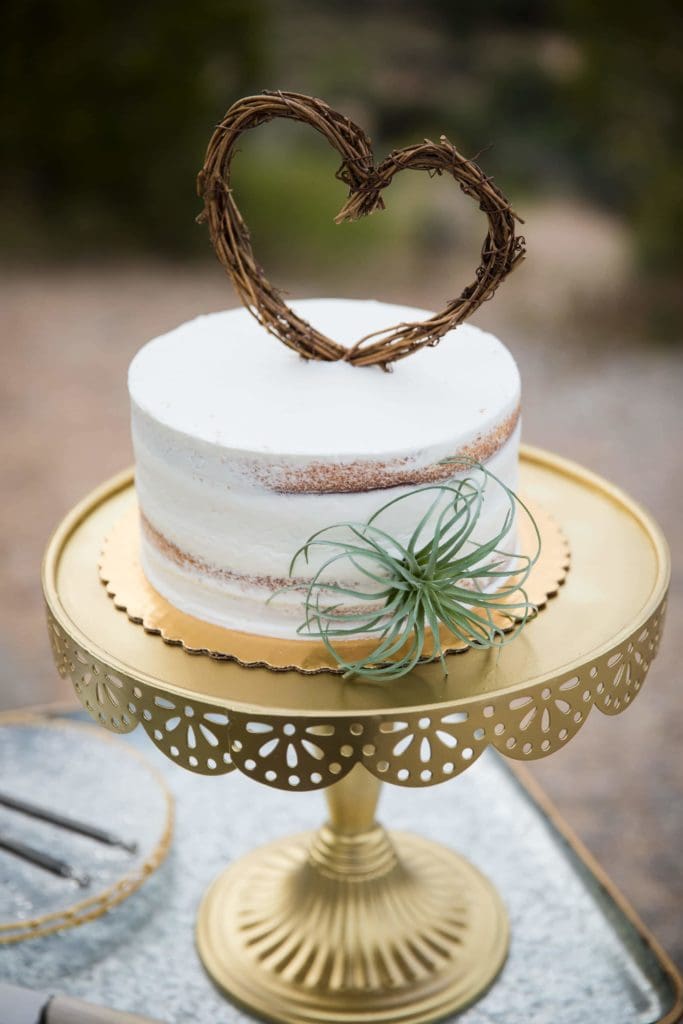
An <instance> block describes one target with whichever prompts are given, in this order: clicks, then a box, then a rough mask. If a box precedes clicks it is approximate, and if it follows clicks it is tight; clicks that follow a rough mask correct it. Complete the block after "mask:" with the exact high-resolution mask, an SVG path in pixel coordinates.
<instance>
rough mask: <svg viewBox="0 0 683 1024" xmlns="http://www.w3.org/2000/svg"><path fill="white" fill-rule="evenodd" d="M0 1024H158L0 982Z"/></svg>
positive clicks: (60, 996)
mask: <svg viewBox="0 0 683 1024" xmlns="http://www.w3.org/2000/svg"><path fill="white" fill-rule="evenodd" d="M0 1024H161V1022H160V1021H158V1020H156V1018H155V1019H154V1020H152V1018H151V1017H141V1016H140V1015H139V1014H137V1013H125V1012H124V1011H122V1010H112V1009H110V1008H109V1007H107V1006H97V1005H96V1004H95V1003H86V1002H84V1001H83V1000H82V999H74V998H73V997H72V996H64V995H59V994H58V993H52V992H51V991H47V992H36V991H34V990H33V989H28V988H20V987H19V986H18V985H8V984H6V983H3V982H1V981H0Z"/></svg>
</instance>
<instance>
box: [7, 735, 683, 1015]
mask: <svg viewBox="0 0 683 1024" xmlns="http://www.w3.org/2000/svg"><path fill="white" fill-rule="evenodd" d="M81 717H82V716H81ZM114 742H122V743H127V744H133V745H134V746H138V747H139V748H140V749H141V750H142V751H144V754H145V755H146V756H147V757H148V758H149V759H150V761H151V762H152V763H153V764H154V766H155V767H156V768H157V770H158V771H160V772H161V773H163V775H164V777H165V779H166V781H167V782H168V784H169V786H170V788H171V790H172V791H173V793H174V795H175V798H176V807H177V828H176V832H175V838H174V841H173V844H172V847H171V853H170V856H169V857H168V859H167V861H166V862H165V863H164V864H163V865H162V866H161V868H159V869H158V870H157V871H156V873H155V874H154V875H152V877H151V878H150V879H149V880H148V881H147V882H146V883H145V885H143V887H142V888H141V889H139V890H138V891H137V892H136V893H134V894H133V895H132V896H130V897H129V898H128V899H127V900H126V901H125V902H124V903H122V904H121V905H120V906H118V907H116V908H114V909H113V910H112V911H110V913H108V914H107V915H105V916H103V917H100V918H99V919H97V920H96V921H93V922H91V923H89V924H84V925H82V926H80V927H78V928H74V929H72V930H70V931H66V932H63V933H61V934H57V935H52V936H48V937H45V938H39V939H34V940H30V941H24V942H21V943H18V944H17V945H14V946H6V947H4V948H0V978H2V979H3V980H8V981H14V982H16V983H18V984H22V985H25V986H31V987H35V988H43V989H44V988H50V987H52V988H54V990H55V991H61V992H65V993H67V994H70V995H75V996H80V997H82V998H86V999H90V1000H92V1001H94V1002H101V1003H104V1004H107V1005H109V1006H113V1007H116V1008H118V1009H121V1010H128V1011H134V1012H138V1013H146V1014H149V1015H151V1016H155V1017H158V1018H159V1019H161V1020H163V1021H166V1022H168V1024H187V1022H189V1021H192V1022H193V1024H238V1022H246V1021H248V1020H250V1019H251V1018H250V1017H249V1016H248V1014H246V1013H245V1012H244V1011H241V1010H239V1009H238V1008H236V1007H234V1006H233V1005H232V1004H230V1003H228V1002H226V1001H225V998H224V996H223V995H222V993H221V992H220V991H219V990H218V989H217V988H215V987H214V985H213V983H212V982H211V980H210V979H209V977H208V976H207V974H206V973H205V971H204V969H203V967H202V964H201V961H200V959H199V956H198V954H197V951H196V949H195V945H194V942H193V925H194V921H195V918H196V914H197V907H198V905H199V903H200V900H201V898H202V895H203V893H204V890H205V888H206V885H207V883H208V882H209V881H210V880H211V879H212V878H213V876H214V875H216V874H217V873H219V872H220V871H222V870H223V869H224V868H225V862H226V860H229V861H234V860H237V859H238V858H240V857H242V856H243V855H244V854H245V853H247V852H248V851H249V850H251V849H252V848H253V847H254V845H255V844H259V843H262V842H264V841H267V840H269V839H274V838H276V837H278V836H280V835H282V833H283V832H286V831H289V830H292V829H295V830H296V829H309V828H312V827H314V826H315V824H316V822H317V820H318V819H319V814H320V803H321V798H320V796H319V795H317V794H315V793H300V794H298V795H296V796H292V795H290V794H286V793H282V792H279V791H278V790H275V789H268V788H263V789H262V790H261V791H260V793H259V799H258V800H255V799H254V798H253V786H252V785H251V783H250V782H249V780H248V779H247V778H245V777H244V776H242V775H240V774H239V773H237V772H235V773H233V774H231V775H227V776H220V777H216V778H214V779H213V780H208V779H206V778H201V777H198V776H196V775H193V774H191V773H189V772H186V771H184V770H182V769H180V768H178V767H177V766H176V765H174V764H173V763H171V762H170V761H169V760H168V759H167V758H165V757H164V756H163V755H162V754H160V753H159V752H158V751H156V750H155V749H154V748H153V747H152V746H151V745H150V744H149V743H147V742H146V740H145V737H144V734H142V733H141V731H140V730H138V731H137V732H134V733H131V734H130V735H129V736H127V737H125V738H123V739H121V740H115V741H114ZM382 800H383V803H384V806H383V811H384V813H385V814H387V816H389V817H390V818H391V820H392V821H393V822H394V824H395V825H396V827H397V828H417V829H419V831H420V833H421V834H423V835H425V836H427V837H428V838H431V839H433V840H437V841H438V842H440V843H444V844H446V845H448V846H457V847H458V849H460V850H461V851H463V852H464V853H465V854H466V855H467V856H468V857H469V858H471V859H472V860H473V861H474V862H475V863H476V864H478V865H480V866H481V868H482V869H483V870H484V871H485V872H486V874H487V875H488V877H489V878H490V879H491V880H492V881H493V883H494V884H495V885H496V887H497V889H498V891H499V892H500V894H501V895H502V898H503V900H504V902H505V904H506V907H507V910H508V913H509V916H510V921H511V934H512V943H511V949H510V955H509V957H508V960H507V962H506V965H505V967H504V969H503V972H502V974H501V975H500V977H499V980H498V981H497V983H496V984H495V986H493V987H492V988H491V989H490V990H489V992H488V993H487V994H486V995H485V996H484V997H483V998H482V999H480V1001H479V1002H478V1003H476V1005H474V1006H472V1007H470V1008H469V1009H468V1010H465V1011H464V1012H463V1013H462V1014H460V1015H459V1016H458V1020H459V1021H460V1022H461V1024H546V1022H547V1024H551V1022H552V1024H585V1022H586V1021H601V1022H604V1024H654V1022H662V1024H664V1022H666V1024H673V1022H675V1021H678V1020H681V1019H683V998H682V995H681V979H680V978H679V977H678V975H677V974H676V971H675V969H674V968H673V966H672V964H671V963H670V961H669V960H668V959H667V957H666V955H665V954H664V953H663V952H662V951H661V950H660V949H659V948H658V946H657V944H656V942H655V941H654V940H653V939H652V937H651V936H650V935H648V934H647V932H646V931H645V929H644V928H643V926H642V925H640V924H639V923H638V921H637V919H636V918H635V917H634V915H633V911H632V910H630V908H629V907H628V906H627V904H626V903H625V902H624V901H623V899H622V898H621V897H619V896H618V894H616V893H615V892H614V890H613V889H612V887H611V885H610V883H609V881H608V880H607V879H606V878H605V876H604V875H603V874H602V873H601V872H600V870H599V869H597V868H596V866H595V865H593V864H591V863H590V860H586V857H585V855H584V853H583V852H582V850H581V849H580V846H579V845H578V843H577V841H576V840H575V839H574V838H573V837H572V836H571V835H570V834H569V833H568V831H567V829H566V826H564V825H563V823H562V822H561V821H560V819H559V818H558V817H557V816H556V814H555V813H553V812H552V810H551V809H549V807H548V806H547V805H545V802H544V800H543V797H542V796H541V801H542V803H541V804H539V803H538V802H537V799H535V798H534V795H533V794H532V793H531V792H530V791H529V788H528V786H527V783H526V782H525V781H524V780H520V778H518V777H517V775H516V774H514V773H513V772H512V771H511V770H510V769H509V767H508V766H507V765H506V763H505V762H504V761H503V760H502V759H501V758H500V757H499V756H498V755H497V754H496V753H494V752H493V751H488V752H486V753H485V754H483V755H482V757H481V758H480V759H479V762H478V764H477V765H475V766H474V767H473V768H472V769H471V770H470V771H469V772H467V773H466V774H465V775H464V776H463V777H462V778H461V780H460V782H459V784H458V786H454V787H448V788H447V789H446V790H443V789H441V787H439V789H431V790H422V791H420V792H419V793H417V792H410V791H405V790H400V789H398V788H395V787H388V788H387V791H386V792H385V793H384V794H383V797H382Z"/></svg>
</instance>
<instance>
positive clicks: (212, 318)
mask: <svg viewBox="0 0 683 1024" xmlns="http://www.w3.org/2000/svg"><path fill="white" fill-rule="evenodd" d="M292 306H293V308H294V309H295V311H296V312H297V313H299V314H300V315H301V316H303V317H304V318H305V319H307V320H309V321H311V322H312V323H314V324H315V325H316V326H317V327H319V328H320V329H322V330H323V331H324V332H325V333H326V334H328V335H329V336H330V337H333V338H335V339H337V340H339V341H341V342H343V343H344V344H351V343H352V342H354V341H356V340H357V339H358V338H359V337H361V336H363V335H366V334H368V333H370V332H371V331H374V330H377V329H381V328H384V327H387V326H389V325H391V324H396V323H399V322H402V321H415V320H423V319H425V317H426V316H427V315H428V314H427V313H425V311H424V310H418V309H411V308H407V307H403V306H393V305H387V304H384V303H379V302H361V301H347V300H342V299H311V300H308V301H302V302H296V303H292ZM129 390H130V399H131V407H132V429H133V443H134V449H135V460H136V486H137V495H138V501H139V506H140V515H141V545H142V547H141V550H142V564H143V569H144V572H145V574H146V576H147V578H148V580H149V581H150V583H151V584H152V585H153V586H154V587H155V589H156V590H157V591H158V592H159V593H160V594H162V596H163V597H165V598H166V599H167V600H168V601H170V602H171V603H172V604H173V605H175V606H176V607H177V608H179V609H181V610H182V611H184V612H187V613H189V614H190V615H193V616H195V617H197V618H199V619H203V620H205V621H207V622H212V623H215V624H218V625H221V626H225V627H228V628H231V629H237V630H242V631H246V632H250V633H260V634H265V635H270V636H281V637H290V638H295V637H296V636H297V632H296V631H297V627H299V626H300V625H301V623H302V621H303V618H304V611H303V608H304V597H305V589H306V587H305V584H306V582H307V580H309V579H310V578H311V577H312V575H313V574H314V572H315V571H316V569H317V567H318V566H319V564H320V558H321V557H322V556H321V555H319V554H318V555H316V557H315V558H313V559H312V560H311V562H310V564H308V565H306V564H305V563H304V562H299V563H298V564H297V575H296V580H295V581H293V580H292V579H291V578H290V576H289V570H290V562H291V559H292V556H293V555H294V553H295V552H296V551H297V549H298V548H299V547H300V546H301V545H302V544H304V543H305V541H306V540H307V539H308V538H309V537H310V536H311V535H312V534H314V533H315V532H316V531H317V530H320V529H323V528H325V527H328V526H330V525H332V524H334V523H339V522H344V523H346V522H364V521H366V520H367V518H368V517H369V516H370V515H372V514H373V513H374V512H376V511H377V509H378V508H379V507H380V506H382V505H383V504H385V503H386V502H387V501H389V500H390V499H391V498H392V497H394V496H398V495H401V494H404V493H408V492H410V491H412V490H414V489H415V488H416V487H419V486H420V485H422V484H427V483H431V482H435V481H439V480H444V479H446V478H447V477H449V476H451V475H452V468H449V467H448V466H447V465H444V464H443V460H444V459H447V458H448V457H451V456H455V457H457V456H459V455H460V456H462V455H464V456H467V457H469V458H472V459H475V460H478V461H481V462H482V463H483V464H484V465H485V466H486V467H487V468H489V469H490V470H491V472H493V473H495V475H496V476H497V477H499V478H500V479H501V480H502V481H503V482H504V483H505V484H506V485H507V486H508V487H510V488H512V489H515V488H516V484H517V465H518V457H519V413H520V379H519V373H518V370H517V366H516V364H515V361H514V359H513V358H512V356H511V355H510V353H509V352H508V350H507V349H506V348H505V347H504V345H502V344H501V342H500V341H499V340H498V339H497V338H495V337H494V336H493V335H492V334H487V333H485V332H484V331H481V330H479V329H478V328H476V327H471V326H469V325H468V324H464V325H462V326H460V327H458V329H457V330H456V331H454V332H452V333H451V334H448V335H446V336H445V337H444V338H443V339H442V340H441V342H440V344H439V345H438V346H437V347H436V348H424V349H422V350H421V351H419V352H417V353H416V354H414V355H412V356H411V357H410V359H405V360H403V361H399V362H398V363H396V364H395V365H394V368H393V372H391V373H386V372H384V371H383V370H382V369H380V368H379V367H377V366H373V367H356V366H352V365H349V364H348V363H343V362H329V363H326V362H319V361H305V360H303V359H302V358H301V357H300V356H299V355H297V353H296V352H294V351H292V350H290V349H288V348H286V347H285V346H284V345H283V344H281V343H280V342H279V341H278V340H277V339H276V338H273V337H272V336H271V335H269V334H268V333H267V332H266V331H265V329H264V328H263V327H261V326H260V325H259V324H258V323H257V322H256V321H255V320H254V319H253V318H252V317H251V315H250V314H249V313H248V312H247V310H245V309H237V310H232V311H229V312H224V313H214V314H211V315H208V316H202V317H198V318H197V319H196V320H193V321H191V322H190V323H187V324H183V325H182V326H181V327H178V328H177V329H176V330H174V331H171V332H170V333H168V334H165V335H163V336H161V337H159V338H156V339H154V340H153V341H150V342H149V343H148V344H147V345H145V346H144V348H142V349H141V350H140V352H138V354H137V355H136V356H135V358H134V360H133V362H132V364H131V367H130V372H129ZM505 504H506V503H505V500H504V496H503V495H502V494H499V495H498V496H497V497H496V495H495V493H492V495H491V498H490V501H489V500H488V499H487V501H486V502H485V505H484V510H483V512H482V515H481V517H480V519H479V521H478V522H477V526H476V531H475V534H474V535H473V537H472V539H473V540H474V541H475V542H476V541H477V537H480V542H481V541H482V540H485V539H488V538H489V537H491V536H492V534H493V533H494V532H495V529H496V528H499V526H500V523H501V522H502V518H503V515H504V511H505V508H504V506H505ZM391 514H392V515H393V521H392V522H391V527H392V535H393V536H395V537H396V538H397V539H399V540H401V542H405V541H407V539H408V538H409V536H410V534H411V533H412V531H413V530H414V528H415V524H416V518H415V507H414V506H412V505H411V503H410V502H401V503H398V505H396V506H394V509H393V511H392V513H391ZM514 546H515V538H514V536H509V537H508V538H506V549H508V550H513V549H514ZM347 574H348V575H347V578H346V579H344V580H342V581H335V582H342V583H343V584H344V585H348V586H349V587H351V588H352V589H353V588H354V587H356V588H358V587H360V586H362V581H361V580H360V579H353V578H352V577H353V570H352V569H351V570H350V571H349V570H347ZM292 582H297V583H299V584H300V585H301V586H300V589H299V590H296V589H290V590H287V591H286V592H284V593H283V592H281V588H283V587H286V586H287V585H288V584H291V583H292ZM273 594H275V597H274V598H273V597H272V595H273ZM269 598H272V599H271V600H268V599H269Z"/></svg>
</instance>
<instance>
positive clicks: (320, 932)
mask: <svg viewBox="0 0 683 1024" xmlns="http://www.w3.org/2000/svg"><path fill="white" fill-rule="evenodd" d="M197 943H198V947H199V954H200V956H201V958H202V960H203V962H204V966H205V967H206V969H207V970H208V972H209V974H210V975H211V976H212V978H213V979H214V981H215V982H217V984H218V985H219V986H220V987H221V988H223V989H224V990H225V991H226V992H227V993H228V994H229V995H230V996H232V997H233V998H234V999H236V1000H237V1001H238V1002H239V1003H242V1004H243V1005H245V1006H246V1007H248V1008H249V1009H251V1010H254V1011H255V1012H256V1013H258V1014H260V1015H262V1016H264V1017H267V1018H270V1019H272V1020H277V1021H284V1022H288V1024H304V1022H305V1024H320V1022H324V1021H326V1022H335V1024H351V1022H361V1021H362V1022H364V1024H370V1022H372V1024H380V1022H386V1024H389V1022H398V1021H401V1022H403V1024H418V1022H424V1021H432V1020H436V1019H438V1018H439V1017H443V1016H446V1015H447V1014H449V1013H453V1012H455V1011H457V1010H459V1009H461V1008H462V1007H464V1006H465V1005H466V1004H468V1003H471V1002H472V1001H474V1000H475V999H476V998H477V997H478V996H479V995H481V994H482V993H483V992H484V990H485V989H486V988H487V987H488V986H489V985H490V984H491V982H492V981H493V980H494V978H495V977H496V975H497V974H498V972H499V971H500V969H501V967H502V965H503V962H504V960H505V956H506V953H507V946H508V923H507V915H506V912H505V908H504V907H503V904H502V903H501V901H500V898H499V896H498V894H497V893H496V891H495V890H494V889H493V887H492V886H491V885H490V883H489V882H488V881H487V880H486V879H485V878H484V877H483V876H482V875H481V874H480V873H479V872H478V871H477V870H476V869H475V868H474V867H472V865H471V864H469V863H468V862H467V861H466V860H464V859H463V858H462V857H460V856H458V854H456V853H453V852H451V851H450V850H448V849H446V848H445V847H442V846H440V845H439V844H438V843H433V842H430V841H429V840H426V839H422V838H420V837H418V836H414V835H406V834H402V833H400V834H394V833H392V834H391V837H389V835H388V834H387V833H386V832H385V831H384V829H383V828H381V827H380V826H378V825H374V826H373V827H371V828H369V829H367V831H363V832H359V833H352V834H344V833H343V832H341V831H339V830H338V829H337V828H336V827H334V826H331V825H325V826H324V827H323V828H322V829H321V830H320V831H319V832H318V833H306V834H304V835H299V836H293V837H288V838H287V839H282V840H278V841H277V842H275V843H271V844H270V845H268V846H265V847H262V848H261V849H259V850H256V851H255V852H254V853H251V854H249V855H248V856H246V857H244V858H243V859H242V860H240V861H238V862H237V863H236V864H234V865H233V866H232V867H230V868H228V870H227V871H225V872H224V873H223V874H222V875H220V876H219V877H218V878H217V879H216V881H215V882H214V883H213V885H212V886H211V888H210V889H209V891H208V892H207V894H206V895H205V897H204V900H203V902H202V905H201V908H200V911H199V919H198V925H197Z"/></svg>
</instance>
